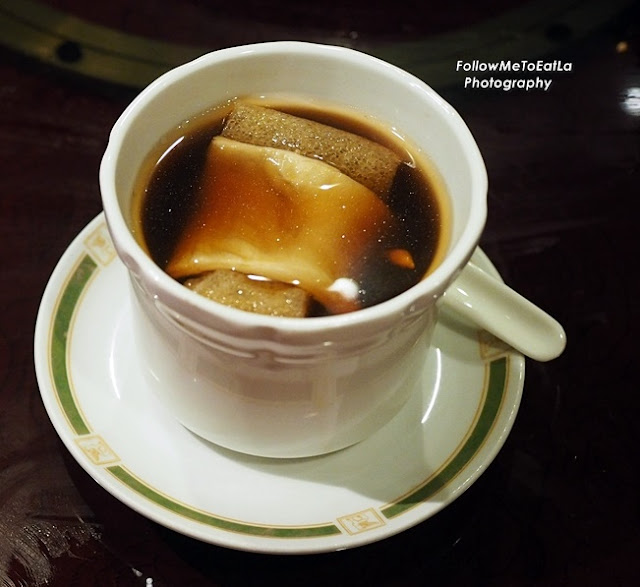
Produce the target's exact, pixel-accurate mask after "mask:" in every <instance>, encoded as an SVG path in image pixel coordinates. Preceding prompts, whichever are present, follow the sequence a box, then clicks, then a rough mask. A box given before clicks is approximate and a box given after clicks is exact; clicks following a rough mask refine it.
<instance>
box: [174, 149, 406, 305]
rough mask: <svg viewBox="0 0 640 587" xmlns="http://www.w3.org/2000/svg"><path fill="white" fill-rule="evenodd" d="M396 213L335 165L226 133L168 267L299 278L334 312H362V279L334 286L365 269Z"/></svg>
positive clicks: (181, 272) (183, 272) (180, 272)
mask: <svg viewBox="0 0 640 587" xmlns="http://www.w3.org/2000/svg"><path fill="white" fill-rule="evenodd" d="M392 221H393V218H392V216H391V213H390V211H389V209H388V207H387V206H386V205H385V203H384V202H383V201H382V200H381V199H380V198H378V197H377V196H376V194H374V193H373V192H372V191H371V190H370V189H368V188H366V187H365V186H363V185H361V184H360V183H358V182H356V181H354V180H353V179H351V178H350V177H348V176H347V175H345V174H343V173H342V172H341V171H339V170H338V169H336V168H335V167H333V166H332V165H329V164H327V163H324V162H323V161H319V160H316V159H311V158H310V157H305V156H304V155H299V154H297V153H293V152H290V151H285V150H283V149H272V148H269V147H257V146H255V145H248V144H245V143H241V142H238V141H234V140H231V139H228V138H226V137H224V136H218V137H215V138H214V139H213V141H212V142H211V146H210V148H209V153H208V156H207V162H206V164H205V169H204V172H203V178H202V187H201V195H200V205H199V206H198V212H197V214H194V215H193V217H192V220H191V222H190V223H189V224H188V225H187V226H186V227H185V231H184V233H183V236H182V238H181V239H180V240H179V241H178V245H177V247H176V249H175V252H174V254H173V256H172V258H171V259H170V261H169V264H168V265H167V267H166V271H167V273H169V275H171V276H172V277H175V278H176V279H181V278H184V277H188V276H191V275H194V274H198V273H202V272H205V271H212V270H214V269H233V270H235V271H239V272H241V273H244V274H248V275H259V276H261V277H264V278H267V279H270V280H273V281H280V282H284V283H292V284H295V285H297V286H299V287H300V288H302V289H303V290H305V291H307V292H309V293H310V294H311V295H312V296H313V297H314V298H315V299H316V300H318V301H319V302H320V303H321V304H322V305H323V306H325V307H326V308H327V309H328V311H329V312H331V313H342V312H346V311H350V310H356V309H358V307H359V305H360V304H359V299H358V289H359V288H358V286H357V285H356V286H355V287H354V288H352V289H353V290H354V291H345V290H344V289H343V288H336V287H335V286H334V284H336V282H337V281H338V280H339V279H341V278H345V277H349V276H353V275H357V274H358V273H359V272H360V270H361V264H362V261H363V258H366V254H367V252H368V250H369V249H371V248H372V247H373V245H374V243H376V242H377V241H378V239H379V238H381V236H382V234H383V233H384V230H385V227H386V225H387V224H389V223H390V222H392Z"/></svg>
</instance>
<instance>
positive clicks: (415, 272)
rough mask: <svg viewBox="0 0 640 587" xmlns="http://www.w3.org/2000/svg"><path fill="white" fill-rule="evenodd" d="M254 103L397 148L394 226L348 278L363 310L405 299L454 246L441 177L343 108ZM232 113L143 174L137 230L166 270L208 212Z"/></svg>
mask: <svg viewBox="0 0 640 587" xmlns="http://www.w3.org/2000/svg"><path fill="white" fill-rule="evenodd" d="M255 103H257V104H260V105H262V106H268V107H270V108H275V109H277V110H279V111H282V112H286V113H288V114H292V115H295V116H297V117H300V118H305V119H309V120H314V121H316V122H320V123H322V124H325V125H329V126H332V127H334V128H338V129H341V130H345V131H348V132H350V133H354V134H356V135H359V136H362V137H365V138H367V139H369V140H372V141H375V142H377V143H379V144H381V145H383V146H385V147H387V148H389V149H391V150H392V151H394V152H395V153H396V154H397V155H398V156H399V157H400V159H401V160H402V163H401V164H400V165H399V167H398V169H397V173H396V175H395V179H394V181H393V184H392V186H391V188H390V190H389V193H388V194H385V196H384V201H385V203H386V205H387V206H388V208H389V210H390V212H391V215H392V217H393V222H391V223H389V225H388V226H386V227H385V229H384V230H383V231H381V232H380V233H379V234H377V235H376V238H375V239H373V242H371V243H370V245H368V246H367V247H366V250H365V252H364V253H363V254H362V256H361V258H359V259H358V260H357V262H355V263H353V264H352V267H353V269H352V271H353V273H352V274H349V275H344V276H341V277H344V278H346V279H348V280H350V282H352V283H355V284H357V289H358V293H357V297H358V307H360V308H365V307H368V306H371V305H374V304H378V303H381V302H384V301H386V300H388V299H390V298H392V297H394V296H396V295H398V294H400V293H402V292H403V291H405V290H407V289H409V288H410V287H412V286H413V285H415V284H416V283H418V282H419V281H420V280H421V279H422V278H423V277H424V276H425V275H427V274H428V273H429V272H430V271H431V270H432V269H433V268H434V267H435V266H437V264H438V263H439V261H440V259H441V257H442V256H443V255H444V251H445V250H446V246H447V240H448V204H447V202H448V200H447V195H446V194H445V193H444V189H443V187H442V184H441V182H440V180H439V177H438V175H437V172H436V171H435V170H434V169H433V168H432V167H431V166H430V164H429V162H428V161H425V160H424V158H423V157H421V156H420V155H419V154H418V153H416V151H415V150H413V149H412V148H411V147H410V145H409V144H408V143H407V142H406V141H404V140H402V139H400V138H399V137H398V134H397V133H395V132H392V131H391V130H390V129H388V128H385V127H384V126H383V125H382V124H380V123H378V122H377V121H371V120H370V119H368V118H366V117H364V116H362V115H358V114H356V113H352V112H347V111H345V110H342V109H338V108H337V107H333V106H327V105H325V104H322V105H318V104H315V103H310V102H306V101H304V100H300V99H292V98H290V97H287V98H278V99H271V100H268V99H264V98H263V99H260V100H257V101H256V102H255ZM232 107H233V101H232V102H230V103H228V104H224V105H222V106H219V107H216V108H213V109H211V110H210V111H207V112H205V113H203V114H201V115H199V116H196V117H194V118H192V119H190V120H188V121H185V122H184V123H183V124H181V125H180V126H179V127H178V128H176V129H174V131H172V132H170V133H169V134H168V135H167V136H165V137H164V138H163V140H162V141H160V143H159V144H158V145H157V146H156V148H155V149H154V150H153V152H152V153H150V155H149V157H148V158H147V161H146V163H145V165H144V167H143V169H142V171H141V173H140V175H139V178H138V181H137V183H136V186H135V194H134V199H133V202H134V206H133V220H134V227H133V230H134V233H135V236H136V238H137V239H138V241H139V242H140V244H141V245H142V246H143V247H144V248H145V249H146V250H147V252H148V254H149V255H150V256H151V258H152V259H153V261H154V262H155V263H156V264H157V265H159V266H160V267H161V268H163V269H165V270H166V268H167V266H168V264H169V262H170V260H171V258H172V255H173V254H174V251H175V250H176V247H177V246H178V243H179V242H180V239H181V238H183V237H184V235H185V231H187V230H188V227H189V226H190V225H193V222H194V219H197V218H198V214H199V213H201V206H202V205H203V204H202V202H203V195H202V192H203V173H204V169H205V167H206V163H207V153H208V149H209V146H210V144H211V141H212V140H213V138H214V137H216V136H218V135H220V133H221V131H222V129H223V127H224V124H225V119H226V117H227V116H228V114H229V112H230V111H231V109H232ZM219 172H220V173H224V170H222V169H221V170H219ZM214 197H215V195H214ZM240 213H241V211H240ZM405 253H408V255H407V254H405ZM407 259H409V261H407ZM258 277H260V276H258ZM328 313H330V312H329V311H328V310H327V308H326V307H324V306H323V305H321V304H319V303H314V304H313V305H312V309H311V311H310V314H309V316H311V317H313V316H322V315H326V314H328Z"/></svg>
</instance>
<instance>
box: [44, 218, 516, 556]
mask: <svg viewBox="0 0 640 587" xmlns="http://www.w3.org/2000/svg"><path fill="white" fill-rule="evenodd" d="M475 260H476V262H477V263H478V264H479V265H480V266H481V267H483V268H484V269H486V270H487V271H490V272H492V273H494V274H496V275H497V273H496V271H495V269H494V268H493V266H492V265H491V263H490V262H489V260H488V259H487V258H486V256H485V255H484V254H483V253H482V252H481V251H477V252H476V255H475ZM127 280H128V278H127V272H126V269H125V268H124V266H123V265H122V264H121V262H120V261H119V259H117V257H116V255H115V252H114V250H113V247H112V245H111V242H110V240H109V237H108V233H107V230H106V226H105V223H104V218H103V216H102V215H100V216H98V217H97V218H95V219H94V220H93V221H92V222H91V223H90V224H89V225H88V226H87V227H86V228H85V229H84V230H83V231H82V232H81V233H80V235H79V236H78V237H77V238H76V239H75V240H74V241H73V243H72V244H71V246H70V247H69V248H68V250H67V251H66V252H65V254H64V255H63V256H62V258H61V260H60V262H59V263H58V266H57V267H56V269H55V271H54V273H53V275H52V276H51V279H50V281H49V284H48V286H47V288H46V291H45V293H44V296H43V299H42V303H41V306H40V311H39V314H38V320H37V324H36V331H35V363H36V372H37V377H38V383H39V385H40V390H41V394H42V399H43V401H44V405H45V407H46V409H47V412H48V414H49V417H50V418H51V421H52V422H53V425H54V426H55V429H56V430H57V432H58V434H59V435H60V437H61V439H62V440H63V442H64V443H65V445H66V446H67V448H68V449H69V451H70V452H71V454H72V455H73V456H74V458H75V459H76V460H77V461H78V463H80V465H81V466H82V467H83V468H84V469H85V470H86V471H87V472H88V473H89V475H91V476H92V477H93V478H94V479H95V480H96V481H97V482H98V483H99V484H100V485H101V486H102V487H103V488H104V489H106V490H107V491H108V492H109V493H111V494H112V495H114V496H115V497H116V498H117V499H119V500H120V501H122V502H123V503H125V504H127V505H128V506H129V507H131V508H133V509H134V510H136V511H138V512H139V513H141V514H143V515H144V516H147V517H148V518H150V519H151V520H154V521H155V522H158V523H159V524H162V525H164V526H166V527H168V528H171V529H173V530H175V531H177V532H180V533H182V534H185V535H188V536H191V537H194V538H197V539H200V540H203V541H205V542H209V543H213V544H217V545H221V546H226V547H229V548H236V549H241V550H249V551H257V552H267V553H311V552H326V551H334V550H341V549H345V548H350V547H355V546H360V545H363V544H367V543H370V542H374V541H377V540H381V539H383V538H386V537H388V536H391V535H393V534H396V533H398V532H401V531H403V530H406V529H407V528H410V527H411V526H414V525H416V524H418V523H419V522H422V521H424V520H426V519H427V518H429V517H430V516H432V515H433V514H435V513H436V512H438V511H439V510H441V509H442V508H444V507H445V506H446V505H447V504H449V503H451V502H452V501H453V500H454V499H456V498H457V497H458V496H459V495H460V494H462V493H463V492H464V491H465V490H466V489H468V488H469V487H470V486H471V484H472V483H473V482H474V481H475V480H476V479H477V478H478V477H479V476H480V474H481V473H482V472H483V471H484V470H485V469H486V468H487V466H488V465H489V463H490V462H491V461H492V460H493V458H494V457H495V455H496V454H497V453H498V451H499V450H500V448H501V447H502V445H503V444H504V442H505V440H506V437H507V435H508V434H509V431H510V430H511V427H512V424H513V421H514V419H515V416H516V413H517V410H518V406H519V403H520V398H521V394H522V388H523V384H524V359H523V357H522V356H521V355H519V354H517V353H514V352H513V351H510V350H508V349H506V348H504V347H503V346H501V345H500V343H499V342H498V341H496V340H495V339H491V338H490V337H488V335H485V334H484V333H479V332H477V331H476V330H474V329H473V328H471V327H469V326H468V325H464V324H462V323H460V322H457V321H456V320H455V319H454V318H452V317H451V316H447V315H443V316H442V318H441V320H440V323H439V324H438V326H437V329H436V333H435V339H434V348H433V349H432V352H431V353H429V355H428V357H426V358H425V363H424V370H423V374H422V375H421V378H420V385H419V389H418V388H417V389H416V392H415V393H414V395H413V397H412V398H411V400H410V401H409V403H408V404H407V405H406V406H405V407H404V408H403V410H402V411H401V412H400V413H399V414H398V415H397V416H396V418H395V419H394V420H392V421H391V422H390V423H389V424H387V426H386V427H384V428H383V429H381V430H380V431H379V432H378V433H377V434H375V435H374V436H372V437H371V438H369V439H368V440H366V441H364V442H362V443H360V444H358V445H356V446H353V447H351V448H348V449H345V450H343V451H340V452H337V453H334V454H331V455H326V456H322V457H315V458H309V459H296V460H269V459H262V458H257V457H249V456H244V455H240V454H237V453H233V452H230V451H227V450H224V449H221V448H218V447H216V446H214V445H212V444H209V443H207V442H205V441H203V440H201V439H199V438H198V437H196V436H194V435H193V434H191V433H190V432H188V431H187V430H186V429H184V428H183V427H182V426H181V425H180V424H178V423H177V422H176V421H175V420H174V419H173V418H172V416H171V414H170V413H168V411H167V410H165V409H164V408H163V406H161V405H159V404H158V402H157V401H156V400H155V396H154V393H153V390H152V389H150V388H149V386H148V385H147V384H145V379H144V377H143V376H142V374H141V373H140V372H139V370H138V367H137V365H136V349H135V348H134V347H133V343H132V332H131V327H130V319H129V318H130V313H131V307H130V304H129V298H128V295H129V288H128V283H127Z"/></svg>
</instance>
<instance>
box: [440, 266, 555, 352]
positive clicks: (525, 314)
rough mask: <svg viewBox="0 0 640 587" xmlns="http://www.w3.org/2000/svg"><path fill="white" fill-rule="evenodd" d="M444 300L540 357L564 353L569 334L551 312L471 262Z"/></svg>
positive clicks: (478, 324) (462, 314)
mask: <svg viewBox="0 0 640 587" xmlns="http://www.w3.org/2000/svg"><path fill="white" fill-rule="evenodd" d="M442 301H443V303H444V304H445V305H446V306H447V307H448V308H450V309H451V310H453V311H454V312H455V313H456V314H457V315H459V316H463V317H464V318H467V319H469V320H471V321H472V322H474V323H475V324H476V325H477V326H480V327H481V328H483V329H485V330H486V331H487V332H490V333H491V334H493V335H494V336H497V337H498V338H499V339H501V340H503V341H504V342H506V343H507V344H509V345H510V346H512V347H513V348H514V349H516V350H517V351H520V352H521V353H522V354H524V355H525V356H527V357H530V358H532V359H535V360H536V361H550V360H551V359H555V358H556V357H558V356H560V354H561V353H562V351H563V350H564V348H565V346H566V343H567V337H566V335H565V332H564V329H563V328H562V326H561V325H560V324H559V323H558V322H557V321H556V320H555V319H554V318H552V317H551V316H549V314H547V313H546V312H544V311H543V310H541V309H540V308H538V306H536V305H535V304H533V303H532V302H530V301H529V300H527V299H526V298H524V297H523V296H521V295H520V294H519V293H517V292H515V291H514V290H512V289H511V288H510V287H508V286H507V285H505V284H504V283H502V282H501V281H499V280H497V279H495V278H494V277H491V276H490V275H488V274H487V273H485V272H484V271H482V270H481V269H480V268H479V267H478V266H476V265H475V264H473V263H471V262H469V263H468V264H467V265H466V267H465V268H464V269H463V270H462V271H461V273H460V275H459V276H458V277H457V278H456V279H455V281H454V282H453V283H452V284H451V285H450V286H449V288H448V289H447V291H446V293H445V294H444V297H443V300H442Z"/></svg>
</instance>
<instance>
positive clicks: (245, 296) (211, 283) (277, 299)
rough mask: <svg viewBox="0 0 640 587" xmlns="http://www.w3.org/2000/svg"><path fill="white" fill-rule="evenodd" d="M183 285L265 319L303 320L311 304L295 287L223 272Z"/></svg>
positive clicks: (223, 270)
mask: <svg viewBox="0 0 640 587" xmlns="http://www.w3.org/2000/svg"><path fill="white" fill-rule="evenodd" d="M184 285H185V286H186V287H188V288H189V289H191V290H193V291H195V292H196V293H199V294H200V295H202V296H204V297H206V298H209V299H210V300H213V301H215V302H218V303H220V304H224V305H226V306H231V307H232V308H236V309H238V310H245V311H247V312H254V313H257V314H267V315H269V316H286V317H288V318H304V317H305V316H306V315H307V312H308V311H309V306H310V303H311V298H310V296H309V294H308V293H307V292H305V291H304V290H302V289H300V288H299V287H296V286H295V285H290V284H288V283H281V282H279V281H264V280H257V279H251V278H250V277H249V276H248V275H244V274H243V273H238V272H237V271H231V270H227V269H218V270H216V271H209V272H207V273H204V274H202V275H199V276H197V277H192V278H189V279H187V280H186V281H185V282H184Z"/></svg>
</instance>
